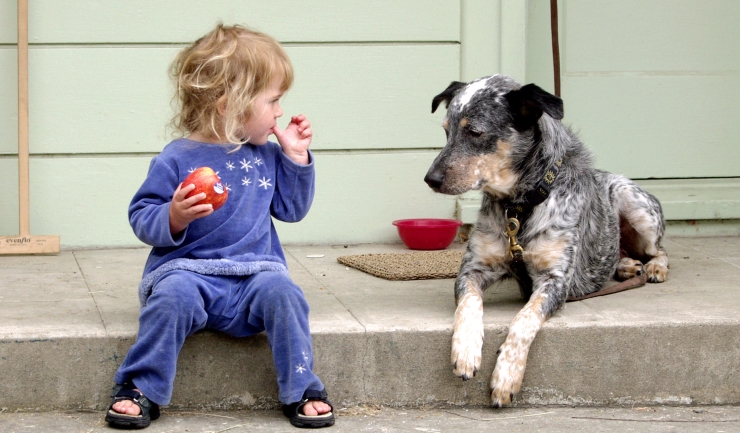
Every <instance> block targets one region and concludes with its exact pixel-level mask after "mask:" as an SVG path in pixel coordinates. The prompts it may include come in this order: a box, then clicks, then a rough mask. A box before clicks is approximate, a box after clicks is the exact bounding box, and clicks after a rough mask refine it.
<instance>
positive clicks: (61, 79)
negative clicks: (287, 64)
mask: <svg viewBox="0 0 740 433" xmlns="http://www.w3.org/2000/svg"><path fill="white" fill-rule="evenodd" d="M299 4H302V3H300V2H298V1H296V0H275V1H269V2H266V1H262V0H249V1H237V0H218V1H205V0H202V1H196V0H189V1H179V0H178V1H175V0H168V1H156V2H152V1H145V0H135V1H115V0H105V1H103V0H93V1H83V0H69V1H64V2H61V1H52V0H34V1H31V2H30V5H29V7H30V10H29V40H30V44H31V46H30V55H29V60H30V73H29V77H30V126H31V131H30V140H31V142H30V146H31V153H32V155H31V231H32V233H34V234H59V235H61V239H62V245H63V247H64V248H70V247H79V246H114V245H121V246H123V245H137V244H139V242H138V241H137V240H136V239H135V237H134V236H133V234H132V233H131V230H130V228H129V226H128V222H127V217H126V209H127V206H128V203H129V200H130V198H131V196H132V195H133V193H134V191H135V190H136V188H138V186H139V185H140V183H141V181H142V180H143V178H144V176H145V174H146V170H147V167H148V163H149V160H150V159H151V157H152V156H154V155H156V153H157V152H159V151H160V150H161V148H162V147H163V146H164V145H165V144H166V143H167V142H168V140H169V135H168V132H167V131H166V129H165V126H166V124H167V122H168V120H169V118H170V116H171V115H172V112H171V108H170V96H171V93H172V88H171V84H170V83H169V81H168V78H167V67H168V65H169V63H170V61H171V60H172V58H173V56H174V55H175V53H176V52H177V51H178V50H180V49H181V48H182V47H184V46H185V44H187V43H189V42H190V41H192V40H193V39H195V38H196V37H198V36H200V35H202V34H203V33H205V32H206V31H208V30H210V29H211V28H212V27H213V25H214V24H215V23H216V22H218V21H223V22H225V23H227V24H230V23H241V24H246V25H249V26H251V27H253V28H256V29H258V30H262V31H265V32H267V33H270V34H271V35H273V36H275V37H276V38H277V39H278V40H280V41H281V42H282V43H283V44H284V45H285V47H286V49H287V51H288V54H289V55H290V56H291V59H292V60H293V63H294V66H295V69H296V81H295V84H294V87H293V89H291V91H290V92H289V93H288V95H287V97H286V98H285V100H284V103H283V106H284V109H285V112H286V118H287V116H289V115H291V114H297V113H299V112H303V113H306V114H307V115H308V116H309V118H310V119H311V121H312V123H313V127H314V131H315V138H314V142H313V144H312V149H313V150H314V151H315V153H316V157H317V160H316V164H317V170H318V172H317V176H318V185H317V186H318V189H317V196H316V199H315V202H314V206H313V208H312V210H311V213H310V214H309V215H308V217H307V218H306V219H305V220H304V221H302V222H300V223H297V224H282V223H279V224H278V230H279V232H280V234H281V238H282V239H283V241H284V242H286V243H296V242H301V243H332V244H334V243H336V244H343V243H360V242H393V241H397V236H396V234H395V229H394V227H393V226H392V225H391V221H393V220H394V219H399V218H408V217H453V216H454V215H455V214H456V212H458V215H460V217H461V218H463V219H464V220H466V221H468V220H470V219H473V220H474V215H475V210H476V206H477V201H476V200H477V197H476V194H474V193H473V194H466V195H464V196H463V197H461V198H459V199H458V198H456V197H450V196H443V195H437V194H434V193H432V192H431V191H430V190H429V189H428V188H427V187H426V185H425V184H424V183H423V180H422V179H423V177H424V174H425V173H426V170H427V168H428V166H429V164H430V163H431V161H432V160H433V159H434V157H435V156H436V153H437V152H438V150H439V149H440V148H441V147H442V146H443V144H444V133H443V132H442V129H441V127H440V123H441V121H442V118H443V117H444V110H438V112H437V113H435V114H431V113H430V108H431V99H432V97H433V96H434V95H436V94H437V93H439V92H440V91H441V90H443V89H444V88H445V87H446V86H447V85H448V84H449V82H450V81H453V80H472V79H475V78H478V77H480V76H484V75H490V74H493V73H499V72H501V73H506V74H510V75H513V76H515V77H516V78H518V79H519V80H520V81H523V82H536V83H538V84H540V85H541V86H542V87H544V88H546V89H549V90H552V57H551V52H550V49H551V46H550V28H549V1H548V0H527V1H524V0H437V1H426V0H424V1H421V0H404V1H397V0H385V1H381V0H367V1H359V0H351V1H346V2H337V1H329V0H316V1H311V2H310V4H311V7H300V8H298V7H297V5H299ZM559 8H560V18H561V22H560V32H561V50H562V70H563V77H562V80H563V98H564V101H565V109H566V119H565V121H566V123H568V124H570V125H571V126H573V128H574V129H576V130H578V131H579V132H580V135H581V137H582V138H583V140H584V142H585V143H586V144H587V146H589V147H590V148H591V149H592V150H593V151H594V153H595V155H596V157H597V165H598V166H599V167H600V168H604V169H607V170H611V171H615V172H620V173H624V174H626V175H628V176H631V177H633V178H636V179H638V180H639V182H640V183H642V184H644V185H645V187H646V188H648V189H649V190H651V191H652V192H654V193H655V194H656V195H657V196H658V197H659V198H661V200H662V201H663V203H664V207H665V209H666V215H667V216H668V217H669V218H671V219H677V220H680V219H709V220H717V219H726V218H740V193H739V192H740V184H738V179H736V178H738V177H740V170H739V169H738V168H737V164H736V161H738V160H740V158H738V156H740V154H739V152H740V150H739V149H740V146H738V145H737V139H736V138H735V137H734V135H731V134H732V132H734V127H735V125H737V124H738V121H740V111H739V110H737V109H735V107H734V102H735V101H736V100H738V99H740V37H739V36H740V30H739V29H738V27H737V25H736V23H737V22H740V2H737V1H735V0H704V1H700V0H651V1H649V2H645V1H638V0H599V1H597V0H560V1H559ZM16 15H17V12H16V2H15V1H13V0H0V181H2V182H3V185H4V187H5V188H4V191H5V197H4V200H3V202H2V207H1V208H0V235H14V234H17V231H18V221H17V214H18V204H17V199H18V197H17V191H16V190H17V156H16V153H17V151H16V149H17V147H16V146H17V139H18V135H17V105H16V104H17V89H16V83H17V70H16V59H17V52H16V46H15V44H16V36H17V35H16ZM698 178H701V179H698ZM720 178H721V179H720ZM456 210H457V211H456ZM471 222H472V221H471ZM688 227H689V229H690V228H691V226H688Z"/></svg>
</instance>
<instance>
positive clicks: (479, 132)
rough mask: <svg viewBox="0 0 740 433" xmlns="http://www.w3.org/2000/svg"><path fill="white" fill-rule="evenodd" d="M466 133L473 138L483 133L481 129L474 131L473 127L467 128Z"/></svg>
mask: <svg viewBox="0 0 740 433" xmlns="http://www.w3.org/2000/svg"><path fill="white" fill-rule="evenodd" d="M468 134H469V135H470V136H471V137H473V138H478V137H480V136H481V135H483V133H482V132H481V131H476V130H475V129H468Z"/></svg>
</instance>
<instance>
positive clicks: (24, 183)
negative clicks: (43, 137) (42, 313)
mask: <svg viewBox="0 0 740 433" xmlns="http://www.w3.org/2000/svg"><path fill="white" fill-rule="evenodd" d="M28 155H29V150H28V0H18V226H19V228H20V236H10V237H0V254H57V253H59V250H60V245H59V244H60V242H59V236H32V235H31V212H30V208H31V206H30V191H29V172H28V167H29V161H28Z"/></svg>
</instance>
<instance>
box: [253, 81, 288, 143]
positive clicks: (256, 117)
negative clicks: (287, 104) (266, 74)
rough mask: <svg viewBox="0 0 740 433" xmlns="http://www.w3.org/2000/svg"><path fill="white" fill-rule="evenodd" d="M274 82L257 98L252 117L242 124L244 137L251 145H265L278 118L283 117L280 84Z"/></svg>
mask: <svg viewBox="0 0 740 433" xmlns="http://www.w3.org/2000/svg"><path fill="white" fill-rule="evenodd" d="M275 81H276V83H273V84H272V85H271V86H270V87H268V88H267V89H266V90H265V91H264V92H262V93H260V94H259V96H257V100H256V101H255V103H254V108H253V110H252V115H251V116H250V117H249V120H247V122H246V123H245V124H244V136H245V137H249V142H250V143H251V144H256V145H263V144H265V143H267V137H268V136H270V135H272V133H273V128H274V127H275V125H277V119H278V117H280V116H282V115H283V109H282V108H280V98H281V97H282V96H283V93H282V91H281V90H280V87H281V85H282V82H281V81H280V80H275Z"/></svg>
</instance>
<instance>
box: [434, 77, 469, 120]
mask: <svg viewBox="0 0 740 433" xmlns="http://www.w3.org/2000/svg"><path fill="white" fill-rule="evenodd" d="M465 86H467V83H461V82H459V81H453V82H452V83H451V84H450V85H449V86H447V88H446V89H445V90H444V92H442V93H440V94H439V95H437V96H435V97H434V99H432V113H434V112H435V111H437V107H439V104H440V102H444V103H445V108H449V106H450V101H452V98H454V97H455V95H457V92H459V91H460V89H462V88H463V87H465Z"/></svg>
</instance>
